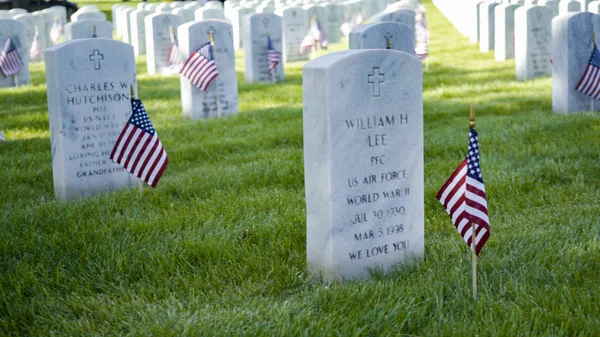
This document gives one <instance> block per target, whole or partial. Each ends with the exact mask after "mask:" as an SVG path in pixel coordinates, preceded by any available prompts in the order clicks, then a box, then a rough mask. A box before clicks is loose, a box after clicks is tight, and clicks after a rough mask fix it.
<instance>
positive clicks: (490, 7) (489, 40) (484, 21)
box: [479, 1, 498, 53]
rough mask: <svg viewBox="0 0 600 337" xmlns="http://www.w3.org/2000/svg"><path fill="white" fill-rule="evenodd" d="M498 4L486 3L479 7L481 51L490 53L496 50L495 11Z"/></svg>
mask: <svg viewBox="0 0 600 337" xmlns="http://www.w3.org/2000/svg"><path fill="white" fill-rule="evenodd" d="M497 5H498V3H496V2H493V1H486V2H484V3H482V4H481V5H480V6H479V50H480V51H481V52H484V53H485V52H488V51H491V50H494V37H495V33H494V28H495V24H496V23H495V17H494V14H495V12H494V9H495V8H496V6H497Z"/></svg>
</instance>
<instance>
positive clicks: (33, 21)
mask: <svg viewBox="0 0 600 337" xmlns="http://www.w3.org/2000/svg"><path fill="white" fill-rule="evenodd" d="M13 19H15V20H17V21H20V22H22V23H23V24H25V36H26V38H27V40H26V41H23V43H24V44H26V47H25V48H26V49H27V50H31V44H32V43H33V38H34V36H35V29H36V27H37V29H38V31H39V39H40V47H41V49H42V51H44V50H46V48H47V47H48V41H47V40H48V32H47V31H46V25H45V22H44V20H43V18H42V17H40V16H37V15H33V14H30V13H25V14H17V15H15V16H14V18H13ZM42 40H43V41H42ZM1 48H4V45H2V47H1ZM42 54H43V53H42ZM41 59H43V56H42V57H41Z"/></svg>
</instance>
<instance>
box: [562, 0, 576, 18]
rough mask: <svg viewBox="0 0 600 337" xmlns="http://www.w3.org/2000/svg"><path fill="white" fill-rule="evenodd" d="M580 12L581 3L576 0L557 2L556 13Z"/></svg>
mask: <svg viewBox="0 0 600 337" xmlns="http://www.w3.org/2000/svg"><path fill="white" fill-rule="evenodd" d="M576 12H581V3H579V2H577V0H560V2H559V3H558V14H559V15H563V14H568V13H576Z"/></svg>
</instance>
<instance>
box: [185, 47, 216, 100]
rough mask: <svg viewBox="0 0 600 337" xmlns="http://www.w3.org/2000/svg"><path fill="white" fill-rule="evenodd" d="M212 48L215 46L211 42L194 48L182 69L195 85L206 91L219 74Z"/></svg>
mask: <svg viewBox="0 0 600 337" xmlns="http://www.w3.org/2000/svg"><path fill="white" fill-rule="evenodd" d="M212 50H213V47H212V45H211V43H210V42H207V43H205V44H203V45H202V46H201V47H200V48H198V49H196V50H194V52H193V53H192V54H191V55H190V57H189V58H188V59H187V61H185V64H184V65H183V67H182V68H181V71H180V73H181V74H182V75H183V76H185V77H187V78H188V79H189V80H190V81H192V84H193V85H195V86H196V87H198V88H200V90H202V91H206V89H207V88H208V85H209V84H210V82H212V81H213V80H214V79H215V78H217V76H219V71H218V70H217V65H216V64H215V59H214V57H213V51H212Z"/></svg>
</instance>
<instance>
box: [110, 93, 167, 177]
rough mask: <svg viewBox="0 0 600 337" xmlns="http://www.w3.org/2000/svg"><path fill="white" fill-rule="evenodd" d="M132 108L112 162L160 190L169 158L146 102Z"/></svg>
mask: <svg viewBox="0 0 600 337" xmlns="http://www.w3.org/2000/svg"><path fill="white" fill-rule="evenodd" d="M131 107H132V109H133V114H132V115H131V117H130V118H129V121H128V122H127V124H126V125H125V128H124V129H123V131H122V132H121V135H120V136H119V138H118V139H117V143H116V144H115V147H114V148H113V150H112V152H111V154H110V159H112V160H113V161H114V162H115V163H117V164H119V165H121V166H123V167H124V168H125V169H126V170H127V171H129V172H131V173H132V174H133V175H135V176H136V177H138V178H140V179H142V180H143V181H145V182H146V183H147V184H148V185H150V186H152V187H156V184H158V180H159V179H160V177H161V176H162V174H163V172H164V171H165V169H166V168H167V164H168V163H169V158H167V153H166V152H165V149H163V146H162V143H161V142H160V139H158V135H157V134H156V130H154V127H153V126H152V122H150V118H149V117H148V114H147V113H146V109H144V106H143V105H142V101H140V100H139V99H132V100H131Z"/></svg>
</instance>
